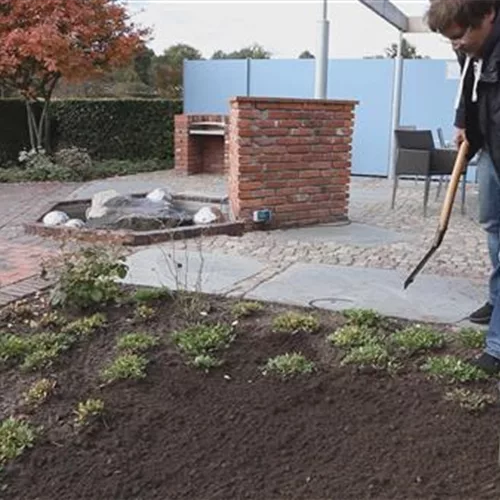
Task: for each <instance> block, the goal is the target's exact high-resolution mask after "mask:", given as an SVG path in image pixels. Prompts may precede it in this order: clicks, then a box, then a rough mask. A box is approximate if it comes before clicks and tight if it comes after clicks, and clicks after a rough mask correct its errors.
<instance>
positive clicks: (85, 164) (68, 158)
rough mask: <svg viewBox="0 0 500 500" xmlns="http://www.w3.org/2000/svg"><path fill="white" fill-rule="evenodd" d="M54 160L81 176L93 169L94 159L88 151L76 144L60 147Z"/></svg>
mask: <svg viewBox="0 0 500 500" xmlns="http://www.w3.org/2000/svg"><path fill="white" fill-rule="evenodd" d="M54 160H55V162H56V164H57V165H60V166H61V167H64V168H66V169H68V170H71V171H73V172H75V173H76V174H77V175H78V176H79V177H84V176H85V173H86V172H87V171H89V170H91V169H92V159H91V158H90V155H89V154H88V152H87V151H86V150H85V149H80V148H77V147H75V146H71V147H69V148H62V149H59V150H58V151H56V153H55V155H54Z"/></svg>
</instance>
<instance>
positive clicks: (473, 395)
mask: <svg viewBox="0 0 500 500" xmlns="http://www.w3.org/2000/svg"><path fill="white" fill-rule="evenodd" d="M445 399H446V400H447V401H453V402H455V403H458V404H459V405H460V407H461V408H463V409H464V410H467V411H469V412H471V413H478V412H480V411H483V410H485V409H486V408H487V407H488V406H491V405H493V404H494V403H495V398H494V397H493V396H491V395H490V394H486V393H485V392H481V391H471V390H469V389H464V388H458V387H457V388H455V389H453V390H452V391H449V392H447V393H446V394H445Z"/></svg>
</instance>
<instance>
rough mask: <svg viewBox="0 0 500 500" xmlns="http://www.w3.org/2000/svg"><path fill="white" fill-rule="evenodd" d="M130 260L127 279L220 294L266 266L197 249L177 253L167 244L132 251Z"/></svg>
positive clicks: (137, 282) (139, 283)
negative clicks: (201, 251) (135, 251)
mask: <svg viewBox="0 0 500 500" xmlns="http://www.w3.org/2000/svg"><path fill="white" fill-rule="evenodd" d="M127 264H128V265H129V272H128V275H127V277H126V278H125V279H124V280H123V282H124V283H128V284H134V285H145V286H156V287H163V286H167V287H169V288H170V289H172V290H188V291H198V292H204V293H216V294H221V293H225V292H226V291H227V290H229V289H230V288H232V287H233V286H234V285H235V284H236V283H238V282H240V281H244V280H246V279H249V278H250V277H252V276H254V275H256V274H258V273H260V272H261V271H263V269H264V267H265V266H264V265H263V264H262V263H260V262H258V261H257V260H255V259H252V258H248V257H238V256H229V255H221V254H217V253H210V254H204V253H199V252H196V251H188V252H179V253H175V252H172V251H171V247H168V246H163V245H162V246H160V245H158V246H155V247H152V248H148V249H147V250H141V251H139V252H137V253H134V254H132V255H130V256H129V257H128V259H127Z"/></svg>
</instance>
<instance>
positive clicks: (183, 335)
mask: <svg viewBox="0 0 500 500" xmlns="http://www.w3.org/2000/svg"><path fill="white" fill-rule="evenodd" d="M232 340H233V329H232V328H231V327H230V326H228V325H223V324H216V325H205V324H199V325H195V326H192V327H189V328H187V329H186V330H182V331H179V332H175V333H174V334H173V341H174V342H175V343H176V345H177V346H178V347H179V348H180V349H181V350H182V351H183V352H184V353H185V354H187V355H189V356H191V357H193V358H195V357H196V356H201V355H204V354H211V353H213V352H214V351H217V350H219V349H222V348H224V347H227V346H228V345H229V344H230V343H231V341H232Z"/></svg>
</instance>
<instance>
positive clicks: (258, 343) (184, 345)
mask: <svg viewBox="0 0 500 500" xmlns="http://www.w3.org/2000/svg"><path fill="white" fill-rule="evenodd" d="M126 296H127V297H129V298H128V299H126V300H123V299H122V301H121V305H120V304H118V305H110V306H107V307H105V308H102V309H100V310H99V311H96V310H93V311H88V312H87V313H86V316H87V318H88V317H91V318H93V319H92V320H90V321H87V322H86V323H84V324H85V325H86V326H85V327H82V322H81V321H80V322H79V323H76V324H75V323H73V324H71V323H70V322H71V321H72V320H75V319H78V317H79V316H78V315H76V316H75V314H69V313H67V314H64V313H62V312H58V313H57V314H54V313H53V312H52V313H51V312H49V309H48V305H47V302H46V297H45V296H41V297H37V298H34V299H32V300H31V301H29V302H27V303H26V304H22V303H21V304H17V305H14V306H10V307H9V308H6V309H4V310H3V311H1V312H0V331H1V334H2V336H6V335H8V334H9V333H14V334H17V335H19V337H18V338H24V339H26V338H33V335H36V334H39V333H41V332H53V334H55V335H57V334H61V335H63V337H61V338H62V340H61V338H59V337H58V338H59V340H58V341H57V342H59V341H61V342H63V343H62V344H61V345H62V346H63V347H62V348H61V350H60V353H59V354H58V355H57V356H55V357H54V356H52V355H53V354H54V352H55V351H54V349H56V351H57V348H56V347H54V345H52V349H53V350H52V351H51V350H50V349H48V352H49V354H50V355H49V354H48V355H47V357H48V358H49V359H48V361H47V359H45V358H44V356H42V355H40V354H39V355H36V354H33V352H34V351H33V349H34V350H36V349H40V348H41V347H40V346H42V344H43V338H42V337H40V338H38V340H37V342H35V343H34V344H33V345H31V344H30V345H31V347H26V345H28V344H26V345H25V347H22V346H23V345H24V344H22V342H21V343H19V342H18V343H17V344H16V345H17V351H15V350H14V354H15V353H16V352H17V354H16V355H14V357H11V358H9V359H8V360H6V358H8V356H6V351H5V349H6V347H5V345H6V344H5V342H4V345H3V347H1V345H2V344H1V342H0V348H1V349H3V351H0V359H2V355H3V359H4V362H3V366H2V370H1V371H0V394H1V395H2V398H1V400H0V401H1V402H0V417H1V419H6V418H7V417H9V416H14V417H15V418H16V419H21V420H20V421H21V422H27V423H29V425H30V426H31V427H30V428H32V429H34V438H33V442H32V447H27V448H26V449H25V450H24V452H23V453H21V454H20V455H19V456H18V457H17V458H12V459H11V460H9V461H7V463H6V465H5V469H4V471H3V473H2V474H1V476H0V478H1V479H0V497H1V498H2V499H5V500H9V499H22V500H29V499H38V500H42V499H43V500H45V499H46V500H49V499H50V500H52V499H56V498H60V499H65V500H71V499H80V500H81V499H96V498H102V499H105V498H106V499H107V498H109V499H111V498H112V499H144V500H149V499H167V498H168V499H189V500H196V499H200V500H201V499H203V500H210V499H216V498H217V499H236V498H249V499H259V500H263V499H266V500H270V499H289V498H294V499H308V500H311V499H326V498H331V499H333V498H335V499H342V500H346V499H356V500H358V499H361V498H377V499H384V500H386V499H409V498H412V499H414V498H415V499H416V498H425V499H438V498H439V499H441V498H454V499H459V498H460V499H465V498H474V499H480V498H498V497H499V495H500V484H499V481H498V479H497V478H498V465H497V459H498V457H497V452H498V432H497V428H498V425H497V424H498V408H497V403H496V399H497V394H496V385H495V380H493V379H491V378H490V379H481V380H473V379H474V378H475V377H476V376H477V373H475V372H471V371H468V370H467V369H464V367H463V366H461V365H460V366H458V365H457V366H458V370H456V371H455V378H454V379H453V378H451V379H447V378H444V379H441V378H434V377H432V376H431V374H430V372H429V371H428V370H424V369H423V367H424V366H425V363H426V362H427V361H428V357H429V356H436V357H437V358H439V359H441V360H444V359H448V358H445V356H446V355H453V356H458V357H459V358H461V359H464V358H465V357H466V356H468V355H471V354H473V353H474V352H476V349H473V348H471V347H470V346H471V345H478V339H479V340H480V338H478V334H477V332H472V331H469V332H462V334H461V335H458V333H457V332H453V331H452V329H451V328H448V327H445V326H436V325H423V326H425V328H424V329H422V328H421V329H417V330H406V331H405V334H404V335H403V336H397V335H396V336H391V334H392V333H394V332H398V331H401V330H403V329H404V328H406V327H408V326H414V325H411V324H409V323H406V322H403V321H400V320H393V319H387V318H379V317H378V316H376V315H373V314H370V313H369V312H366V311H354V312H351V313H350V314H349V313H346V314H345V315H343V314H340V313H333V312H328V311H319V310H310V309H307V310H306V309H300V308H292V307H285V306H283V305H276V304H260V305H259V304H257V305H255V303H251V304H250V305H248V304H247V303H245V304H243V305H242V303H240V302H238V301H236V300H231V299H226V298H222V297H215V296H206V295H196V294H192V295H187V294H184V293H182V294H178V295H176V296H170V295H169V294H168V293H163V294H160V296H158V297H155V296H154V294H153V296H150V295H149V294H144V293H142V292H141V293H140V294H139V296H135V295H134V294H133V290H131V289H127V291H126ZM130 297H135V298H133V299H131V298H130ZM290 311H293V312H295V313H297V314H299V315H300V316H288V315H287V313H289V312H290ZM96 313H97V314H99V316H93V314H96ZM44 314H45V315H44ZM283 314H285V316H283ZM101 315H102V316H101ZM80 319H81V318H80ZM68 323H70V326H68ZM75 325H76V326H75ZM194 325H198V326H197V329H192V330H189V331H188V332H187V333H186V329H188V328H192V327H193V326H194ZM200 325H201V326H200ZM217 325H218V326H217ZM200 332H201V333H202V335H201V336H199V334H200ZM203 332H204V333H205V336H203ZM412 332H413V333H412ZM415 332H420V333H417V334H415ZM130 333H145V334H147V335H146V337H141V338H142V340H140V338H138V337H135V338H132V337H128V340H127V341H126V342H125V341H123V339H122V337H123V336H124V335H125V334H130ZM331 334H333V335H331ZM64 335H69V337H67V338H68V339H69V338H71V339H72V340H71V342H68V343H66V344H65V343H64V338H66V337H64ZM150 336H152V337H150ZM4 338H5V337H4ZM120 339H122V340H120ZM145 339H149V340H145ZM151 339H153V340H151ZM405 339H406V340H405ZM408 339H412V340H411V341H408ZM216 341H220V345H219V346H218V348H215V343H216ZM207 342H208V343H210V342H211V344H212V347H213V349H209V348H208V347H207V345H208V344H207ZM443 342H444V344H443ZM424 344H425V345H426V346H427V347H423V346H424ZM12 345H13V343H12V342H11V348H12ZM57 345H59V344H57ZM354 345H362V346H363V345H364V346H365V347H362V348H359V347H358V348H356V347H353V346H354ZM19 346H21V347H19ZM37 346H38V347H37ZM203 346H205V350H203ZM349 346H350V347H349ZM370 346H372V347H373V346H379V347H377V348H373V349H372V347H370ZM403 346H404V348H403ZM42 347H43V346H42ZM23 349H24V350H23ZM30 349H31V351H30ZM380 349H382V350H380ZM418 349H421V350H418ZM45 352H47V349H46V351H45ZM363 352H364V355H360V353H361V354H362V353H363ZM370 352H371V355H370V354H369V353H370ZM11 353H12V351H11ZM287 353H288V354H292V353H301V354H302V355H303V356H304V359H301V358H298V357H295V358H293V357H292V358H288V361H289V363H287V362H286V358H277V359H275V360H274V363H269V364H268V362H269V360H270V359H271V358H274V357H276V356H279V355H284V354H287ZM353 353H357V355H355V356H353ZM367 353H368V355H369V356H368V357H367ZM384 353H385V354H384ZM121 354H125V355H127V356H129V358H128V359H129V361H130V359H131V358H130V356H135V358H134V359H136V360H137V359H138V358H140V359H141V360H143V361H144V362H145V364H144V365H141V364H140V363H139V364H134V363H132V364H129V365H127V366H128V368H123V366H122V368H123V370H122V371H121V372H120V370H118V371H117V369H116V367H115V371H110V370H109V367H110V366H111V363H112V361H113V360H114V359H116V358H117V356H119V355H121ZM373 354H376V355H373ZM349 356H350V358H351V361H352V364H350V363H346V361H347V360H348V359H349ZM370 356H371V357H370ZM363 357H364V359H365V361H364V362H363V361H362V358H363ZM368 358H370V360H369V361H366V360H367V359H368ZM449 359H451V358H449ZM219 363H222V364H219ZM132 365H133V368H132ZM266 365H267V369H266V368H265V367H266ZM290 366H292V367H294V368H297V369H300V370H301V373H298V374H295V375H289V376H283V375H280V374H279V373H275V372H274V371H273V367H274V368H276V367H277V368H280V369H286V368H287V367H290ZM427 366H428V367H429V366H430V365H429V364H427ZM106 369H108V370H107V371H106ZM118 373H121V374H122V375H123V374H128V375H129V376H133V375H134V374H135V375H136V376H137V378H136V379H129V380H115V381H113V380H112V379H113V377H116V376H117V374H118ZM436 373H444V369H443V371H440V370H439V369H436ZM40 379H46V382H45V384H46V385H45V390H42V389H41V386H40V385H38V386H36V387H38V390H34V391H33V390H32V391H31V393H30V394H31V396H30V403H29V404H28V403H27V402H26V401H25V400H23V397H22V394H23V393H26V391H27V390H28V389H29V388H30V387H32V384H34V383H35V382H36V381H39V380H40ZM459 379H462V380H459ZM466 379H467V380H466ZM39 384H40V383H39ZM54 384H55V385H54ZM454 389H465V390H470V391H475V394H476V396H477V395H478V394H481V396H480V397H478V398H476V399H474V398H473V397H472V396H471V395H470V394H469V396H468V397H465V399H464V401H465V403H463V404H472V405H475V410H476V411H473V410H472V409H469V410H467V409H466V408H464V407H463V406H461V405H460V404H459V403H458V402H457V401H456V400H448V399H447V397H446V394H450V393H453V394H455V396H457V395H458V394H464V393H460V392H453V390H454ZM477 391H480V392H477ZM45 396H46V397H45ZM88 399H91V400H94V403H88V404H87V405H83V406H81V407H80V410H79V411H78V404H79V403H83V402H85V401H87V400H88ZM96 401H97V403H96ZM483 403H484V407H482V405H483ZM92 412H94V413H95V416H94V417H92V418H87V417H88V416H89V415H92ZM78 418H79V420H78ZM0 449H2V446H1V443H0Z"/></svg>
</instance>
